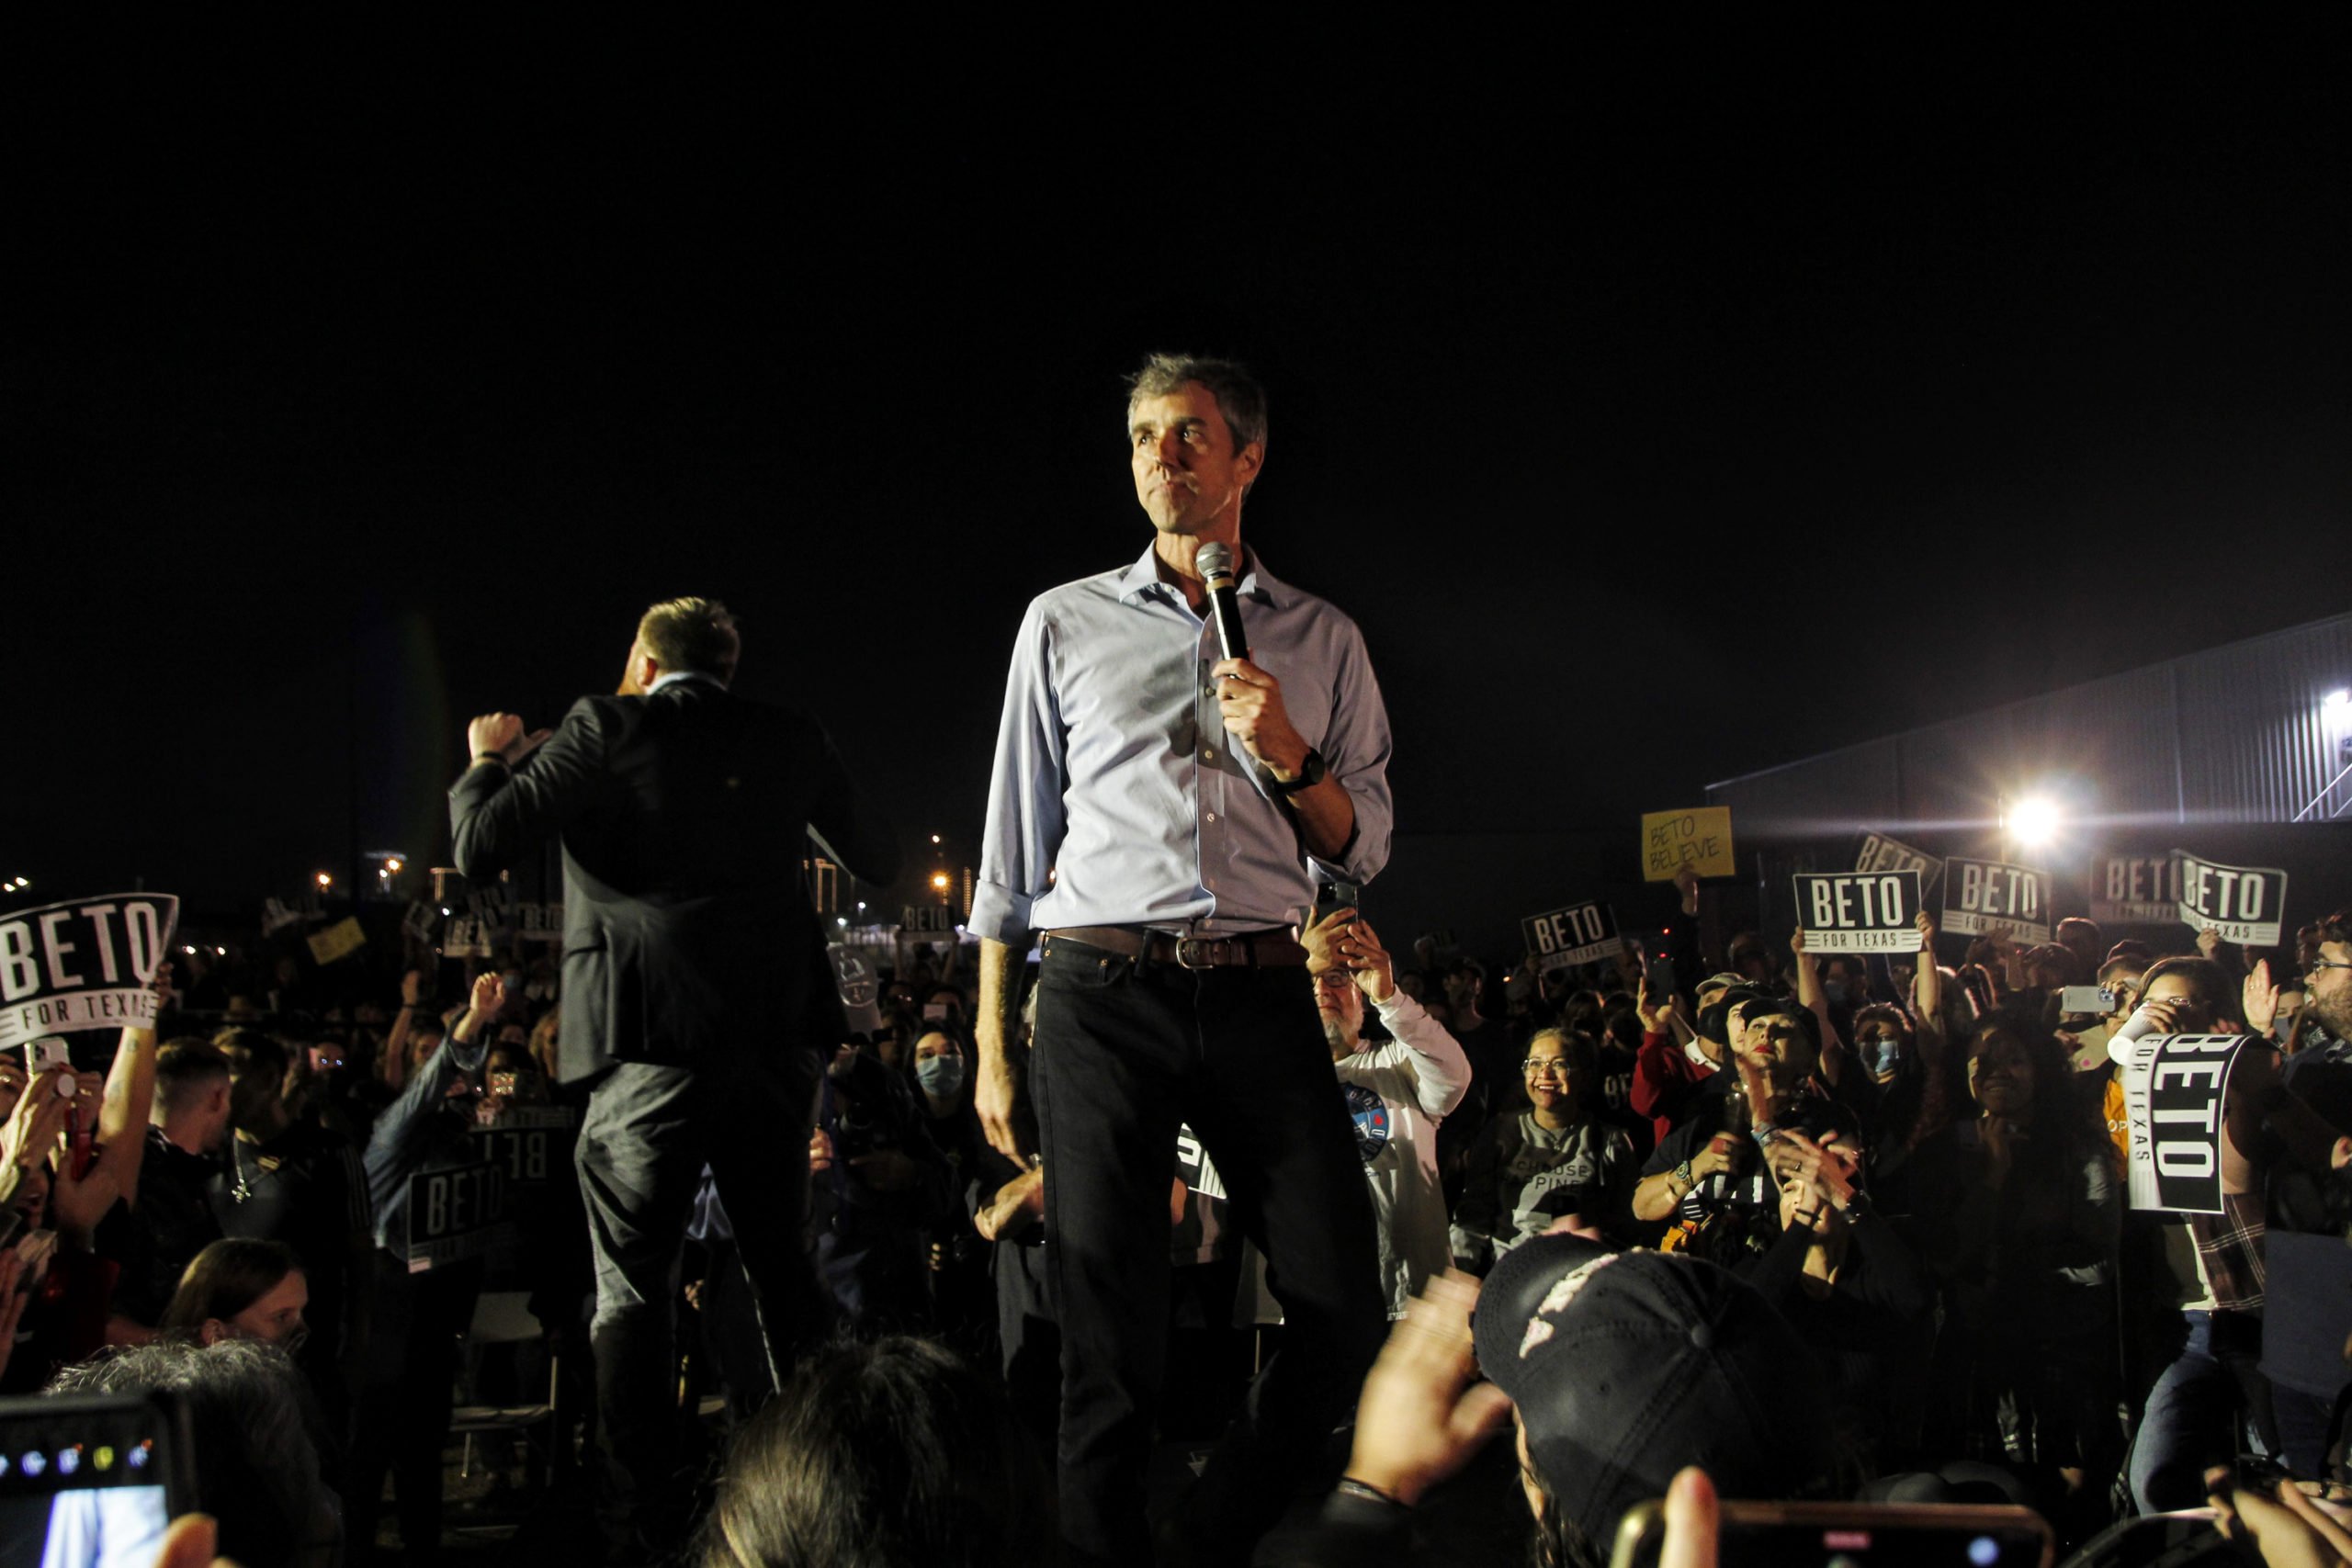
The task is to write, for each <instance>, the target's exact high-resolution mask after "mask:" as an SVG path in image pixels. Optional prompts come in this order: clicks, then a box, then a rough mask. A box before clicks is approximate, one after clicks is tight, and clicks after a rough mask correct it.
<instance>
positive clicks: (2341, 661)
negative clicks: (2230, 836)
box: [1707, 615, 2352, 837]
mask: <svg viewBox="0 0 2352 1568" xmlns="http://www.w3.org/2000/svg"><path fill="white" fill-rule="evenodd" d="M2346 687H2352V615H2338V616H2335V617H2334V618H2332V619H2329V620H2325V621H2317V622H2313V623H2312V624H2311V625H2309V626H2296V627H2293V628H2291V629H2290V630H2287V631H2283V632H2278V633H2273V634H2271V635H2270V636H2267V637H2258V638H2256V639H2254V640H2252V641H2248V642H2242V643H2235V644H2233V645H2231V646H2229V647H2227V648H2219V649H2211V651H2208V652H2205V653H2198V654H2191V655H2188V657H2186V658H2182V659H2177V660H2170V661H2169V662H2167V663H2164V664H2157V665H2151V666H2149V667H2147V668H2145V669H2143V670H2134V671H2128V672H2126V673H2124V674H2121V675H2115V676H2110V677H2108V678H2107V679H2104V680H2099V681H2093V682H2086V683H2085V684H2082V685H2079V686H2071V687H2068V688H2067V689H2065V690H2064V691H2061V692H2054V693H2052V694H2049V695H2047V696H2042V697H2035V698H2030V699H2029V700H2027V701H2025V702H2021V703H2016V704H2012V705H2009V706H2007V707H2005V708H1996V709H1994V710H1992V711H1991V712H1988V713H1981V714H1973V715H1970V716H1967V717H1964V718H1958V719H1953V720H1951V721H1949V722H1947V723H1944V724H1939V725H1932V726H1930V727H1928V728H1925V729H1917V730H1912V731H1909V732H1907V733H1905V734H1903V735H1899V736H1894V737H1892V738H1890V739H1886V740H1881V741H1873V742H1871V743H1869V744H1867V745H1863V746H1857V747H1851V748H1849V749H1848V750H1843V751H1835V752H1831V753H1829V754H1827V755H1826V756H1821V757H1815V758H1811V759H1808V760H1806V761H1801V762H1795V763H1792V764H1790V765H1788V766H1786V767H1781V768H1775V769H1773V770H1771V771H1770V772H1768V773H1755V774H1750V775H1748V776H1747V777H1745V778H1739V779H1732V780H1728V781H1725V782H1724V783H1722V784H1712V785H1710V786H1708V790H1707V795H1708V799H1709V800H1710V801H1712V802H1713V803H1714V804H1716V805H1719V806H1729V807H1732V810H1733V818H1734V820H1735V821H1736V822H1737V823H1738V824H1740V826H1741V827H1742V828H1744V829H1746V830H1747V831H1748V832H1752V833H1758V834H1770V835H1778V836H1802V837H1818V836H1822V835H1823V834H1824V833H1826V832H1827V831H1830V830H1838V829H1842V830H1848V831H1850V830H1853V829H1856V828H1858V827H1860V826H1867V825H1871V824H1876V823H1894V822H1906V821H1907V822H1919V823H1940V822H1951V823H1959V822H1969V821H1979V822H1981V821H1989V820H1990V819H1991V818H1993V816H1994V814H1995V811H1996V807H1997V801H1998V799H1999V797H2000V795H2002V794H2004V793H2005V792H2008V791H2012V790H2015V789H2017V788H2018V787H2019V785H2020V784H2022V783H2024V782H2026V781H2041V780H2052V779H2063V778H2068V777H2071V778H2073V779H2075V780H2076V781H2078V783H2077V792H2078V798H2079V799H2080V801H2081V803H2082V806H2083V808H2085V809H2086V810H2088V811H2090V812H2092V813H2094V814H2096V815H2098V816H2100V817H2106V818H2111V819H2115V820H2117V821H2119V822H2147V821H2150V820H2158V821H2174V820H2179V819H2181V818H2183V817H2184V815H2185V818H2186V819H2187V820H2188V821H2190V822H2199V821H2210V822H2288V821H2291V820H2293V819H2294V818H2295V815H2296V813H2297V812H2298V811H2299V810H2301V809H2302V808H2303V807H2304V806H2305V804H2306V803H2307V802H2309V801H2310V800H2311V799H2312V796H2314V795H2319V794H2320V792H2321V791H2322V790H2323V789H2324V787H2325V786H2326V784H2327V783H2328V780H2329V779H2330V777H2331V776H2332V775H2333V774H2334V773H2335V772H2336V771H2337V770H2338V769H2339V768H2340V767H2341V766H2342V759H2341V757H2340V756H2339V755H2338V751H2337V749H2338V746H2339V745H2340V743H2341V742H2342V740H2343V739H2345V737H2346V733H2347V731H2348V730H2352V713H2343V714H2339V715H2337V716H2336V721H2335V723H2334V724H2333V725H2331V722H2330V720H2329V719H2328V717H2327V716H2324V713H2323V711H2322V708H2321V703H2322V700H2323V699H2324V697H2325V696H2326V695H2327V694H2328V693H2330V692H2333V691H2340V690H2344V689H2346ZM2331 816H2333V817H2335V818H2339V819H2341V818H2352V779H2347V780H2346V781H2345V782H2344V783H2342V784H2337V785H2336V786H2335V789H2334V790H2333V791H2332V792H2330V793H2329V794H2328V795H2327V796H2326V798H2325V799H2324V800H2323V801H2322V802H2321V805H2320V807H2319V808H2318V810H2317V811H2315V812H2313V813H2312V814H2311V816H2308V817H2306V818H2304V819H2305V820H2307V821H2309V820H2315V819H2320V818H2328V817H2331Z"/></svg>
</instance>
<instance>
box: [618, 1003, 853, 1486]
mask: <svg viewBox="0 0 2352 1568" xmlns="http://www.w3.org/2000/svg"><path fill="white" fill-rule="evenodd" d="M821 1071H822V1063H821V1061H820V1057H819V1056H818V1055H817V1053H816V1052H814V1051H812V1050H809V1049H808V1048H806V1047H779V1048H777V1049H775V1050H774V1051H771V1052H767V1053H764V1054H761V1055H753V1054H752V1053H748V1052H713V1053H711V1054H710V1057H709V1059H708V1060H707V1062H699V1063H697V1064H696V1065H695V1066H668V1065H662V1064H654V1063H646V1062H623V1063H620V1064H619V1065H617V1066H615V1067H613V1068H612V1069H611V1071H609V1072H607V1073H606V1074H605V1076H604V1077H601V1078H599V1079H597V1080H596V1083H595V1087H594V1090H593V1091H592V1092H591V1094H590V1096H589V1100H588V1111H587V1113H586V1115H584V1116H583V1117H582V1119H581V1123H580V1144H579V1161H580V1187H581V1191H582V1194H583V1195H584V1197H585V1198H586V1201H587V1206H588V1234H589V1240H590V1242H591V1244H592V1245H593V1247H594V1249H595V1263H596V1313H595V1317H594V1321H593V1323H592V1325H591V1327H590V1330H589V1334H590V1340H591V1343H592V1345H593V1347H594V1353H595V1359H596V1404H597V1416H598V1422H599V1426H600V1427H601V1428H602V1431H603V1438H604V1444H605V1456H606V1459H607V1461H608V1463H607V1465H606V1467H605V1469H606V1472H607V1474H606V1478H605V1479H606V1489H605V1495H604V1500H605V1512H606V1519H607V1524H608V1527H610V1528H611V1529H614V1530H615V1531H616V1532H617V1531H619V1530H621V1529H626V1528H631V1527H635V1528H639V1529H644V1528H646V1525H647V1524H648V1522H649V1521H662V1520H663V1518H664V1517H665V1516H669V1515H677V1516H679V1517H683V1510H684V1506H685V1505H686V1503H687V1502H688V1499H689V1493H690V1486H689V1484H688V1482H689V1478H687V1477H684V1476H683V1475H682V1474H681V1473H680V1466H681V1462H682V1458H683V1455H682V1450H681V1447H680V1444H679V1441H678V1433H679V1415H678V1410H677V1399H676V1377H677V1359H676V1345H675V1326H674V1323H673V1315H672V1304H673V1300H674V1298H675V1296H676V1294H677V1292H678V1289H679V1281H678V1269H679V1254H680V1250H681V1246H682V1244H683V1242H684V1237H685V1233H686V1224H687V1220H688V1218H689V1216H690V1213H691V1212H692V1210H693V1206H694V1198H695V1190H696V1189H697V1188H698V1187H699V1186H700V1185H701V1180H702V1169H703V1167H704V1166H705V1165H706V1164H707V1165H708V1166H709V1167H710V1170H711V1175H712V1177H713V1179H715V1180H716V1181H717V1183H718V1195H719V1197H720V1199H721V1200H722V1201H724V1202H725V1203H726V1205H727V1215H728V1219H729V1222H731V1224H733V1226H734V1230H735V1246H736V1248H737V1251H738V1252H739V1254H740V1255H741V1259H742V1264H743V1272H744V1274H745V1275H746V1277H747V1278H749V1280H751V1283H752V1292H753V1294H754V1297H755V1298H756V1304H757V1310H758V1313H759V1317H760V1328H761V1335H762V1337H763V1341H764V1343H765V1346H766V1349H767V1354H768V1359H769V1361H770V1364H771V1371H772V1372H773V1373H774V1375H775V1382H774V1384H773V1386H776V1387H781V1386H782V1380H783V1376H784V1374H785V1373H786V1372H787V1371H789V1370H790V1368H791V1366H792V1363H793V1361H794V1359H796V1357H797V1354H798V1353H799V1352H800V1351H801V1350H802V1349H804V1348H808V1347H809V1346H811V1345H813V1344H815V1343H816V1342H817V1341H819V1340H820V1339H821V1338H822V1337H824V1335H825V1333H826V1332H827V1331H828V1329H829V1328H830V1326H831V1308H830V1305H829V1303H827V1301H826V1298H825V1295H824V1292H823V1291H822V1290H821V1289H820V1287H819V1286H818V1283H817V1278H816V1273H815V1271H814V1269H812V1268H811V1267H810V1265H809V1254H808V1248H807V1245H806V1236H805V1235H804V1231H805V1227H806V1225H807V1224H808V1212H809V1128H810V1119H811V1117H812V1115H813V1114H814V1111H815V1107H816V1090H817V1078H818V1075H819V1074H820V1072H821ZM640 1513H642V1514H643V1515H645V1516H646V1517H645V1518H644V1519H640V1518H639V1517H638V1516H639V1514H640ZM653 1528H655V1529H659V1528H661V1523H660V1522H655V1523H653Z"/></svg>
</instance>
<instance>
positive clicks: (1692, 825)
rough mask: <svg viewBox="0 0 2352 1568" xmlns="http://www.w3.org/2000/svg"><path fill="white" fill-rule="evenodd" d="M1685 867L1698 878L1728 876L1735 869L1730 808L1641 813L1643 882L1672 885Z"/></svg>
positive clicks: (1718, 807) (1702, 807)
mask: <svg viewBox="0 0 2352 1568" xmlns="http://www.w3.org/2000/svg"><path fill="white" fill-rule="evenodd" d="M1686 865H1687V866H1689V867H1690V868H1691V870H1692V871H1695V872H1697V873H1698V874H1700V875H1701V876H1729V875H1731V874H1733V873H1734V872H1735V871H1736V869H1737V868H1736V866H1735V865H1734V864H1733V863H1732V853H1731V807H1728V806H1699V807H1691V809H1689V810H1687V811H1645V812H1644V813H1642V880H1643V881H1644V882H1671V881H1673V880H1674V875H1675V873H1677V872H1679V871H1680V870H1681V869H1682V868H1683V867H1684V866H1686Z"/></svg>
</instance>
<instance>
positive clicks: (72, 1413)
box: [0, 1396, 195, 1568]
mask: <svg viewBox="0 0 2352 1568" xmlns="http://www.w3.org/2000/svg"><path fill="white" fill-rule="evenodd" d="M185 1434H186V1427H185V1425H184V1423H183V1420H182V1418H181V1416H180V1414H179V1412H178V1410H177V1408H176V1407H175V1406H174V1405H172V1404H169V1403H167V1402H165V1401H163V1400H160V1399H141V1398H137V1397H128V1396H127V1397H120V1398H111V1397H84V1396H56V1397H51V1396H34V1397H28V1398H17V1399H5V1400H0V1562H27V1563H31V1562H39V1563H41V1564H43V1565H44V1568H46V1565H48V1564H51V1563H56V1564H61V1565H63V1568H97V1565H98V1564H100V1563H112V1562H153V1561H154V1560H155V1557H156V1555H157V1552H158V1551H159V1550H160V1548H161V1547H162V1545H163V1541H164V1530H165V1529H167V1528H168V1527H169V1526H170V1524H171V1522H172V1519H173V1517H174V1516H175V1514H178V1513H182V1512H185V1511H187V1509H188V1508H190V1507H193V1506H195V1491H194V1487H193V1486H192V1484H191V1483H190V1482H189V1479H188V1472H187V1468H186V1467H187V1438H186V1435H185Z"/></svg>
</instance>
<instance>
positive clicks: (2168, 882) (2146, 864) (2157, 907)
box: [2091, 855, 2180, 926]
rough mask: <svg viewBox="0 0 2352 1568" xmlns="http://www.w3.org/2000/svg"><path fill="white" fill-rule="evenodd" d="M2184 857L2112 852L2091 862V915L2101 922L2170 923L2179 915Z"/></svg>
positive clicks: (2139, 924) (2111, 923)
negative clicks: (2117, 853) (2181, 866)
mask: <svg viewBox="0 0 2352 1568" xmlns="http://www.w3.org/2000/svg"><path fill="white" fill-rule="evenodd" d="M2179 904H2180V857H2179V856H2177V855H2109V856H2108V857H2107V858H2106V859H2104V860H2098V861H2094V862H2092V863H2091V919H2094V920H2097V921H2098V923H2099V924H2101V925H2118V926H2168V925H2170V924H2172V922H2173V921H2174V920H2175V919H2177V918H2178V917H2179V914H2180V910H2179Z"/></svg>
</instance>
